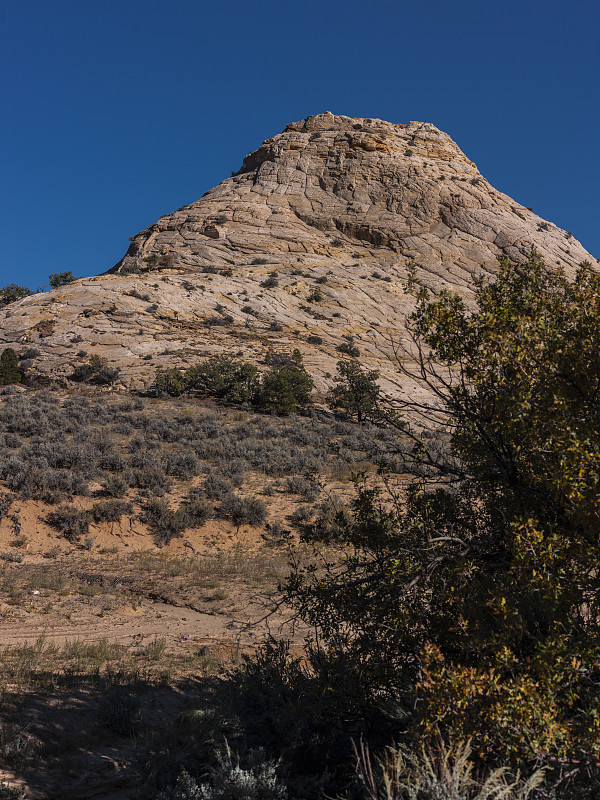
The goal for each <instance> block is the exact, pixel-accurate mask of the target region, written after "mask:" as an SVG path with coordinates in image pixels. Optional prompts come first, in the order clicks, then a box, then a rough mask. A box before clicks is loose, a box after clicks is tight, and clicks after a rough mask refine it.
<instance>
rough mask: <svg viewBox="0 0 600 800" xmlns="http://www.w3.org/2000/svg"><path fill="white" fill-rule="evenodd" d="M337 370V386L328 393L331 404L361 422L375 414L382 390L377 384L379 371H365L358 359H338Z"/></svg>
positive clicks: (328, 400) (335, 379)
mask: <svg viewBox="0 0 600 800" xmlns="http://www.w3.org/2000/svg"><path fill="white" fill-rule="evenodd" d="M337 371H338V374H337V376H336V377H335V378H334V381H335V382H336V384H337V386H334V387H333V388H332V389H331V390H330V392H329V394H328V395H327V403H328V404H329V406H330V407H331V408H340V409H342V410H343V411H345V412H346V413H347V414H348V415H349V416H355V417H357V419H358V421H359V422H364V421H365V420H366V419H367V418H368V417H372V416H374V414H375V412H376V409H377V403H378V400H379V394H380V391H381V390H380V388H379V386H378V385H377V379H378V378H379V373H378V372H375V371H372V370H371V371H369V372H365V371H364V370H363V369H362V367H361V366H360V364H359V363H358V361H338V364H337Z"/></svg>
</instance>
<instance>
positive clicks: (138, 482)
mask: <svg viewBox="0 0 600 800" xmlns="http://www.w3.org/2000/svg"><path fill="white" fill-rule="evenodd" d="M125 478H126V480H128V481H129V484H130V485H131V486H133V487H134V488H136V489H142V490H144V491H145V492H148V493H151V494H155V495H158V496H159V497H162V495H163V494H164V493H165V492H168V491H169V489H170V488H171V486H172V483H173V482H172V481H171V479H170V478H169V476H168V475H167V474H166V473H165V471H164V470H163V469H162V467H161V466H160V465H159V464H155V463H154V464H149V465H148V466H145V467H141V468H138V469H132V470H129V471H128V472H127V473H126V476H125Z"/></svg>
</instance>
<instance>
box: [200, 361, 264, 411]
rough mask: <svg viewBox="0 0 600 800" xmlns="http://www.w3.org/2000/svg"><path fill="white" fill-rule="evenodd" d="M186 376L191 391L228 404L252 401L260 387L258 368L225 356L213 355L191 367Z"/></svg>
mask: <svg viewBox="0 0 600 800" xmlns="http://www.w3.org/2000/svg"><path fill="white" fill-rule="evenodd" d="M186 377H187V380H188V385H189V386H190V387H191V388H194V389H199V390H201V391H204V392H206V393H207V394H209V395H212V396H214V397H220V398H223V399H224V400H226V401H227V402H230V403H248V402H252V401H253V399H254V397H255V395H256V392H257V389H258V385H259V377H258V369H257V368H256V367H255V366H254V364H250V363H247V362H239V361H235V360H234V359H232V358H229V357H228V356H213V357H212V358H209V359H208V360H207V361H204V362H203V363H202V364H198V365H197V366H195V367H191V368H190V369H189V370H188V371H187V373H186Z"/></svg>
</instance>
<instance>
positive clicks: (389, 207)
mask: <svg viewBox="0 0 600 800" xmlns="http://www.w3.org/2000/svg"><path fill="white" fill-rule="evenodd" d="M532 246H534V247H535V248H537V250H538V251H539V252H540V253H541V254H542V255H543V256H544V257H545V258H546V262H547V264H548V265H549V266H551V267H552V266H560V267H563V268H564V269H566V270H567V272H571V271H572V270H573V269H574V268H575V267H576V266H577V265H578V264H579V263H580V262H581V261H583V260H589V261H592V260H594V259H593V258H592V256H591V255H590V254H589V253H588V252H586V250H585V249H584V248H583V247H582V246H581V244H580V243H579V242H577V241H576V240H575V239H574V238H573V237H572V236H571V234H570V233H566V232H565V231H563V230H561V229H560V228H558V227H556V226H555V225H554V224H552V223H549V222H546V221H544V220H543V219H541V218H540V217H538V216H537V215H536V214H535V213H533V211H531V209H527V208H524V207H523V206H521V205H519V204H518V203H516V202H515V201H514V200H512V199H511V198H510V197H507V196H506V195H504V194H502V193H501V192H498V191H496V190H495V189H494V188H493V187H492V186H491V185H490V184H489V183H488V182H487V181H486V180H485V178H483V176H482V175H481V174H480V173H479V171H478V169H477V167H476V166H475V164H474V163H473V162H472V161H469V159H468V158H467V157H466V156H465V155H464V154H463V153H462V152H461V150H460V149H459V147H458V146H457V145H456V144H455V143H454V142H453V141H452V139H451V138H450V137H449V136H447V135H446V134H445V133H443V132H442V131H440V130H438V129H437V128H436V127H435V126H433V125H431V124H429V123H422V122H410V123H408V124H406V125H394V124H391V123H389V122H383V121H381V120H377V119H352V118H350V117H343V116H334V115H333V114H330V113H325V114H318V115H315V116H311V117H308V118H307V119H305V120H302V121H300V122H296V123H292V124H290V125H288V126H287V128H286V129H285V131H284V132H283V133H281V134H279V135H278V136H275V137H273V138H272V139H268V140H267V141H266V142H264V143H263V144H262V145H261V146H260V147H259V148H258V150H256V151H255V152H253V153H251V154H250V155H248V156H247V157H246V158H245V159H244V162H243V164H242V167H241V169H240V170H239V171H238V172H236V173H235V174H233V175H232V176H231V177H230V178H227V179H226V180H224V181H223V182H222V183H220V184H219V185H218V186H216V187H215V188H214V189H211V190H210V191H209V192H207V193H206V194H205V195H204V196H203V197H202V198H201V199H200V200H198V201H197V202H195V203H192V205H189V206H184V207H182V208H180V209H179V210H178V211H175V212H174V213H172V214H169V215H167V216H164V217H161V218H160V219H159V220H158V222H156V223H155V224H154V225H151V226H150V227H149V228H147V229H146V230H144V231H142V232H141V233H139V234H138V235H137V236H135V237H134V238H133V240H132V243H131V246H130V247H129V249H128V251H127V253H126V255H125V256H124V257H123V259H122V260H121V261H120V262H119V264H117V265H116V266H115V267H113V269H111V270H109V272H108V273H106V274H104V275H100V276H97V277H93V278H82V279H80V280H78V281H76V282H75V283H73V284H70V285H68V286H65V287H62V288H60V289H56V290H54V291H50V292H46V293H43V294H37V295H34V296H32V297H28V298H26V299H24V300H21V301H19V302H18V303H15V304H12V305H11V306H9V307H7V308H5V309H4V310H2V311H0V345H3V346H6V345H11V346H13V347H15V349H17V350H18V351H19V352H23V351H24V350H26V349H27V348H36V349H38V350H39V351H40V353H41V355H40V356H39V357H37V358H36V360H35V364H34V367H33V369H34V370H36V371H38V372H40V373H42V374H45V375H51V376H53V377H60V378H66V377H67V376H68V375H69V374H70V373H71V372H72V370H73V367H74V366H76V365H77V364H79V363H84V362H85V361H86V360H87V358H88V357H89V356H90V355H92V354H98V355H100V356H102V357H104V358H106V359H107V360H108V361H109V362H110V364H111V365H113V366H119V367H120V368H121V378H122V381H121V383H122V385H124V386H126V387H129V388H142V387H144V386H147V385H149V384H150V383H151V382H152V378H153V376H154V373H155V370H156V368H157V367H158V366H163V367H164V366H186V365H189V364H191V363H194V362H195V361H197V360H198V359H200V358H202V357H205V356H207V355H210V354H212V353H215V352H220V351H225V352H230V353H232V354H239V355H240V356H243V357H245V358H248V359H252V360H256V361H258V362H260V361H261V360H262V359H263V358H264V355H265V354H266V352H267V351H268V350H289V349H290V348H293V347H298V348H299V349H300V350H301V351H302V353H303V354H304V358H305V363H306V365H307V367H308V369H309V371H310V372H311V373H312V374H313V375H314V376H315V378H316V381H317V387H318V388H320V389H324V388H325V386H326V385H327V383H328V379H329V373H334V372H335V364H336V361H337V360H338V358H339V355H340V354H339V353H338V352H337V350H336V347H337V346H338V345H339V344H340V342H342V341H343V340H344V339H343V337H344V336H346V337H348V336H353V337H354V339H355V343H356V345H357V346H358V347H359V349H360V350H361V360H362V361H363V362H364V363H365V364H366V365H368V367H369V368H375V369H378V370H380V372H381V374H382V378H383V383H384V386H385V387H386V388H387V389H388V391H390V392H392V393H393V392H398V391H406V390H410V388H411V387H407V386H406V385H405V384H404V385H402V386H401V385H399V379H398V376H397V370H396V364H395V355H394V354H395V352H396V347H395V344H396V343H397V342H398V341H399V340H402V338H403V328H404V321H405V319H406V316H407V314H409V313H410V311H411V308H412V300H411V298H410V296H408V295H407V294H406V293H405V291H404V285H405V281H406V278H407V275H408V269H409V265H410V263H411V262H414V263H415V264H416V265H417V266H416V269H417V275H418V277H419V278H420V279H421V280H422V281H423V282H424V283H425V284H426V285H428V286H431V287H435V288H436V289H441V288H443V287H448V288H451V289H453V290H455V291H457V292H459V293H460V294H461V295H463V296H464V297H465V298H466V299H468V298H469V297H471V296H472V289H473V280H474V277H475V276H476V275H477V274H480V273H486V274H489V273H492V272H493V271H494V269H495V267H496V265H497V259H498V256H501V255H503V254H505V255H507V256H509V257H510V258H511V259H514V260H518V259H522V258H523V257H525V256H526V255H527V254H528V253H529V251H530V250H531V247H532ZM75 269H76V267H75ZM309 337H313V338H311V340H310V341H309ZM314 337H318V338H314ZM319 340H321V341H319ZM83 351H85V352H86V355H83V354H82V353H83Z"/></svg>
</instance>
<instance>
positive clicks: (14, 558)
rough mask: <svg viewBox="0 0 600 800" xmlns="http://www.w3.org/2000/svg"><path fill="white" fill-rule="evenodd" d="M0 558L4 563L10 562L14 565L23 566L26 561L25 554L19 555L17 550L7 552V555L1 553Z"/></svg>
mask: <svg viewBox="0 0 600 800" xmlns="http://www.w3.org/2000/svg"><path fill="white" fill-rule="evenodd" d="M0 558H1V559H2V560H3V561H9V562H10V563H13V564H22V563H23V561H25V556H24V555H23V553H19V552H17V551H15V550H7V551H6V552H5V553H0Z"/></svg>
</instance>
